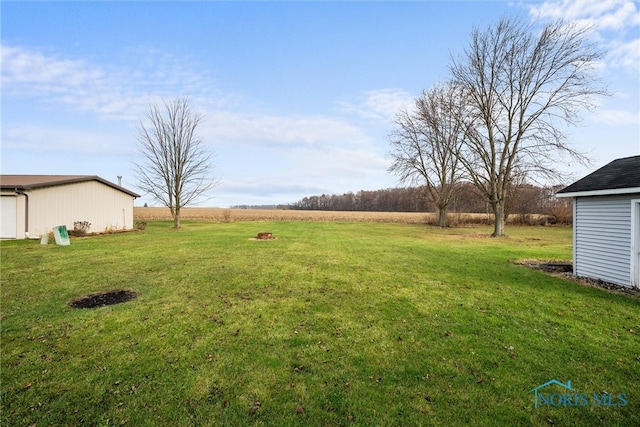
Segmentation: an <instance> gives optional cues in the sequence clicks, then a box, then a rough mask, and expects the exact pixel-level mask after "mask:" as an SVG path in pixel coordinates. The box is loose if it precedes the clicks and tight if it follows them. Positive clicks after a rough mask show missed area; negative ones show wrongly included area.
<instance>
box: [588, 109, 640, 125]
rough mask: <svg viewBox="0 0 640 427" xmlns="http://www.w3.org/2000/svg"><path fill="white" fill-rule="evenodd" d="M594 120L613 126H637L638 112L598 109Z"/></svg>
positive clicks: (639, 121) (639, 118)
mask: <svg viewBox="0 0 640 427" xmlns="http://www.w3.org/2000/svg"><path fill="white" fill-rule="evenodd" d="M594 120H596V121H598V122H600V123H604V124H607V125H614V126H637V125H638V123H640V112H636V113H635V114H634V113H631V112H629V111H625V110H614V109H600V110H598V111H597V113H596V114H595V117H594Z"/></svg>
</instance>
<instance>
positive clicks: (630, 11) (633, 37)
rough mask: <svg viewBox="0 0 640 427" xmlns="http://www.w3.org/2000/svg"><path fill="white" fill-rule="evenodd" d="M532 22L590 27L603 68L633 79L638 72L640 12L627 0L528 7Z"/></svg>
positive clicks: (573, 0)
mask: <svg viewBox="0 0 640 427" xmlns="http://www.w3.org/2000/svg"><path fill="white" fill-rule="evenodd" d="M529 11H530V13H531V15H532V17H534V18H539V19H564V20H568V21H576V22H578V23H580V24H584V25H588V26H592V27H593V28H594V30H595V35H596V37H597V38H598V39H599V42H600V43H601V44H602V45H603V47H604V48H605V50H606V51H607V52H608V53H607V55H606V57H605V64H606V66H607V67H609V68H612V69H622V70H624V71H625V72H627V73H628V74H629V75H631V76H632V77H633V78H635V79H637V78H638V76H639V74H638V70H639V69H640V37H638V31H637V27H638V26H640V10H638V7H637V3H636V2H634V1H628V0H608V1H583V0H549V1H546V2H544V3H541V4H534V5H531V6H530V7H529Z"/></svg>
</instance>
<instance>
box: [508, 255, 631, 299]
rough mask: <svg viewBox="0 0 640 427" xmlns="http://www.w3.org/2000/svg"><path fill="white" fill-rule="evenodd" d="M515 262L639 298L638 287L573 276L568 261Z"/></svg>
mask: <svg viewBox="0 0 640 427" xmlns="http://www.w3.org/2000/svg"><path fill="white" fill-rule="evenodd" d="M517 264H520V265H524V266H525V267H529V268H532V269H534V270H541V271H544V272H545V273H549V274H551V275H553V276H556V277H561V278H563V279H567V280H572V281H574V282H576V283H580V284H581V285H586V286H593V287H596V288H600V289H604V290H607V291H609V292H612V293H616V294H622V295H625V296H628V297H631V298H636V299H640V289H635V288H629V287H626V286H620V285H616V284H615V283H610V282H605V281H604V280H600V279H592V278H589V277H580V276H574V275H573V265H572V263H570V262H558V261H540V260H524V261H518V262H517Z"/></svg>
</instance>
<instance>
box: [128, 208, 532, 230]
mask: <svg viewBox="0 0 640 427" xmlns="http://www.w3.org/2000/svg"><path fill="white" fill-rule="evenodd" d="M133 215H134V218H135V219H139V220H146V221H150V220H170V219H171V214H170V212H169V209H167V208H161V207H147V208H145V207H135V208H134V209H133ZM530 217H531V218H532V219H533V221H536V222H538V221H539V220H540V218H544V216H543V215H530ZM181 219H183V220H196V221H221V222H231V221H311V222H385V223H405V224H434V225H435V224H436V223H437V215H436V214H435V213H425V212H354V211H306V210H288V209H224V208H183V209H182V211H181ZM513 219H517V218H516V217H515V216H514V217H513ZM492 220H493V215H488V214H480V213H451V214H449V223H450V225H452V226H459V225H465V224H491V223H492ZM507 222H508V223H511V221H507Z"/></svg>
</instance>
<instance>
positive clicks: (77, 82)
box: [1, 43, 219, 120]
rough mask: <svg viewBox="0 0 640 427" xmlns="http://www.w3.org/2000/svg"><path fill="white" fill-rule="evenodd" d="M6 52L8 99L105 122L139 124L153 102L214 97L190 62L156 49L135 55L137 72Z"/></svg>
mask: <svg viewBox="0 0 640 427" xmlns="http://www.w3.org/2000/svg"><path fill="white" fill-rule="evenodd" d="M1 52H2V88H3V92H4V96H21V97H25V96H26V97H32V98H39V99H42V100H44V101H45V102H47V103H49V104H50V105H54V106H55V105H58V104H64V105H67V106H69V107H70V108H72V109H75V110H78V111H84V112H91V113H95V114H97V115H98V116H99V117H101V118H106V119H117V120H136V119H137V118H138V117H139V116H140V115H141V114H142V113H143V112H144V111H146V109H147V107H148V103H149V100H151V99H157V98H161V97H174V96H188V95H190V94H197V96H198V97H200V96H203V97H206V95H207V94H211V93H212V89H211V87H212V84H211V82H210V81H206V79H205V77H203V76H202V75H199V74H198V73H195V72H192V71H191V70H190V67H189V65H190V64H189V63H188V61H187V60H185V58H176V57H174V56H172V55H168V54H163V53H161V52H158V51H153V50H151V51H146V52H131V53H130V54H131V55H133V56H135V57H136V58H137V61H135V67H134V68H131V66H118V65H117V64H108V65H101V66H98V65H95V64H93V63H90V62H89V61H87V60H85V59H77V58H68V57H64V56H62V55H57V54H48V53H43V52H41V51H38V50H36V49H33V48H26V47H22V46H15V45H7V44H4V43H3V44H2V48H1ZM176 94H178V95H176ZM218 95H219V94H218Z"/></svg>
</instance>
